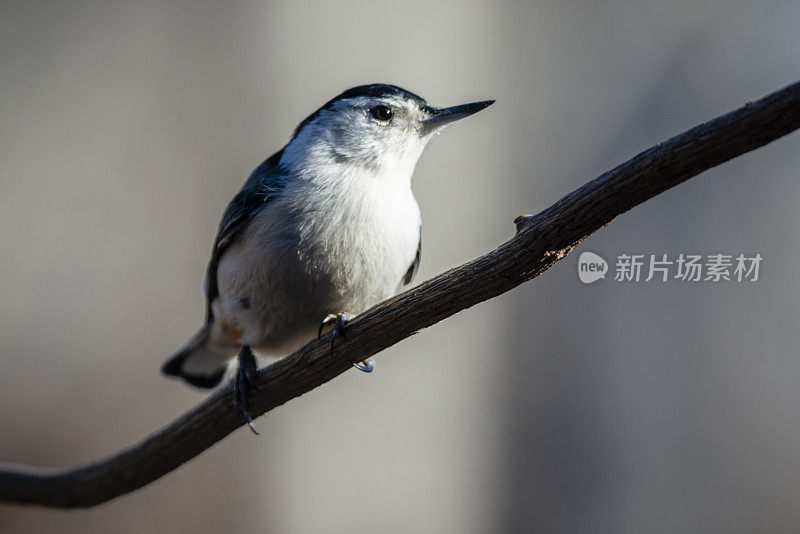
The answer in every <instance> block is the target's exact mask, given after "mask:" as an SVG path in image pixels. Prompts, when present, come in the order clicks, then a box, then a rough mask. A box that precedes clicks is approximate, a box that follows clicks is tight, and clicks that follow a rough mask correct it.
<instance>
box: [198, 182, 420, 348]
mask: <svg viewBox="0 0 800 534" xmlns="http://www.w3.org/2000/svg"><path fill="white" fill-rule="evenodd" d="M332 179H333V178H331V180H332ZM405 182H406V186H405V187H403V186H402V181H400V180H383V181H382V180H380V177H377V176H374V175H369V176H363V175H348V174H347V173H343V174H340V175H339V176H338V179H337V180H336V181H335V182H332V181H329V180H327V179H321V178H320V177H319V175H317V176H316V177H314V179H303V178H297V179H292V180H289V181H288V183H287V184H286V187H285V189H284V190H283V191H282V192H281V194H280V196H279V197H278V198H275V199H273V200H270V201H269V203H268V205H267V206H265V207H264V209H263V210H262V211H261V212H260V213H259V214H258V215H256V217H254V219H253V221H251V222H250V224H249V225H248V227H247V228H246V230H245V231H244V232H243V235H242V236H241V237H240V238H239V239H237V241H236V242H235V243H234V245H233V246H231V248H230V249H229V250H228V251H226V253H225V255H224V256H223V258H222V261H221V262H220V265H219V270H218V279H219V289H220V296H219V299H218V300H217V301H216V302H215V303H214V307H213V309H214V315H215V317H216V318H217V319H219V320H220V323H221V324H228V325H230V324H234V325H235V326H236V330H237V331H241V334H242V335H241V336H240V337H239V339H237V340H235V341H237V342H242V343H246V344H249V345H251V346H254V347H258V348H262V349H264V350H268V351H275V352H288V351H290V350H293V349H294V348H296V347H297V346H300V344H302V342H305V341H307V340H308V339H309V338H310V336H311V335H313V332H315V331H316V328H317V326H318V325H319V324H320V323H321V321H322V319H323V318H324V317H325V315H327V314H328V313H339V312H349V313H354V314H357V313H360V312H362V311H364V310H366V309H367V308H369V307H370V306H372V305H374V304H376V303H378V302H380V301H381V300H384V299H386V298H388V297H390V296H392V295H393V294H395V293H396V291H397V289H398V287H399V286H400V283H401V280H402V278H403V276H404V274H405V273H406V271H407V270H408V268H409V266H410V265H411V264H412V262H413V261H414V257H415V255H416V251H417V246H418V243H419V238H420V212H419V207H418V206H417V203H416V200H415V199H414V197H413V195H412V193H411V188H410V185H408V182H409V181H408V179H406V180H405ZM244 302H246V303H247V306H243V304H242V303H244ZM229 330H230V328H229Z"/></svg>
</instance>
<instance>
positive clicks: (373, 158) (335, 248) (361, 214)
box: [162, 84, 494, 431]
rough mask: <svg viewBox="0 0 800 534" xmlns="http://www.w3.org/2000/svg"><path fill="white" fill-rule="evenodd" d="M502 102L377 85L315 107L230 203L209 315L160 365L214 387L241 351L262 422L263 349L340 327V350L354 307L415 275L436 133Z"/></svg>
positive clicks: (240, 384)
mask: <svg viewBox="0 0 800 534" xmlns="http://www.w3.org/2000/svg"><path fill="white" fill-rule="evenodd" d="M493 102H494V101H493V100H488V101H484V102H475V103H472V104H465V105H461V106H455V107H450V108H443V109H437V108H434V107H431V106H429V105H428V104H427V103H426V102H425V100H423V99H422V98H420V97H419V96H417V95H415V94H413V93H411V92H409V91H406V90H404V89H401V88H399V87H396V86H394V85H385V84H372V85H362V86H359V87H354V88H352V89H348V90H347V91H345V92H343V93H342V94H340V95H338V96H336V97H335V98H333V99H331V100H330V101H328V102H327V103H325V104H324V105H323V106H322V107H321V108H319V109H318V110H317V111H315V112H314V113H312V114H311V115H309V116H308V117H307V118H306V119H305V120H304V121H303V122H301V123H300V125H299V126H298V127H297V129H296V130H295V131H294V135H293V137H292V139H291V140H290V141H289V143H288V144H287V145H286V146H285V147H283V149H281V150H280V151H278V152H277V153H275V154H273V155H272V156H271V157H270V158H269V159H267V160H266V161H265V162H264V163H262V164H261V165H259V166H258V168H256V170H255V171H253V173H252V174H251V175H250V178H249V179H248V180H247V182H246V183H245V184H244V187H243V188H242V190H241V191H240V192H239V194H237V195H236V196H235V197H234V198H233V200H232V201H231V202H230V204H229V205H228V208H227V210H225V214H224V215H223V216H222V221H221V223H220V225H219V233H218V234H217V238H216V240H215V242H214V247H213V250H212V253H211V261H210V262H209V264H208V273H207V275H206V283H205V292H206V297H207V306H206V323H205V325H204V326H203V328H201V329H200V331H199V332H198V333H197V334H195V335H194V337H192V338H191V339H190V340H189V341H188V342H187V343H186V344H185V345H184V346H183V347H181V348H180V349H179V350H178V352H177V353H175V354H174V355H173V356H172V357H171V358H170V359H169V360H167V362H166V363H165V364H164V366H163V368H162V371H163V372H164V373H165V374H167V375H170V376H178V377H181V378H183V379H184V380H186V381H187V382H188V383H190V384H192V385H194V386H198V387H201V388H211V387H214V386H216V385H217V384H219V382H220V381H221V380H222V378H223V376H224V375H225V371H226V369H227V367H228V364H229V363H230V361H231V360H232V359H233V357H234V356H236V355H237V354H238V358H239V361H238V370H237V373H236V376H235V378H234V402H235V403H236V405H237V406H238V407H239V409H240V410H241V411H242V413H243V415H244V417H245V419H246V420H247V422H248V424H249V425H250V428H251V429H253V426H252V416H251V413H250V409H249V405H248V401H247V394H248V390H249V389H250V388H251V387H253V378H254V373H255V371H256V367H257V364H256V360H255V356H254V355H253V349H257V350H259V351H263V352H264V353H266V354H269V355H274V356H282V355H286V354H290V353H291V352H293V351H295V350H296V349H298V348H300V347H301V346H302V345H304V344H305V343H306V342H308V341H309V340H310V339H311V338H312V337H313V336H314V335H315V334H316V335H318V336H319V334H320V332H321V331H322V328H323V326H325V325H332V326H333V335H332V341H331V350H333V346H334V345H333V343H334V341H335V340H336V337H337V336H342V337H343V336H344V333H345V328H346V321H347V318H348V317H349V314H351V313H360V312H362V311H364V310H366V309H367V308H369V307H370V306H372V305H374V304H377V303H378V302H380V301H382V300H384V299H386V298H388V297H390V296H392V295H394V294H395V293H397V292H398V290H399V289H400V288H402V287H403V286H404V285H407V284H409V283H411V281H412V279H413V278H414V275H415V273H416V271H417V268H418V266H419V261H420V251H421V245H422V242H421V240H420V232H421V228H422V221H421V218H420V212H419V207H418V206H417V202H416V200H415V199H414V196H413V194H412V192H411V174H412V173H413V171H414V166H415V165H416V163H417V160H418V159H419V157H420V155H421V154H422V150H423V149H424V148H425V145H426V144H427V143H428V141H429V140H430V139H431V137H432V136H433V135H434V134H435V133H437V132H439V131H441V130H442V128H444V127H445V126H446V125H448V124H450V123H451V122H453V121H455V120H458V119H461V118H463V117H467V116H469V115H472V114H473V113H476V112H478V111H480V110H482V109H484V108H485V107H487V106H489V105H490V104H492V103H493ZM355 365H356V367H358V368H359V369H361V370H363V371H371V370H372V368H373V362H372V361H371V360H366V361H363V362H361V363H359V364H355ZM253 430H254V429H253ZM254 431H255V430H254Z"/></svg>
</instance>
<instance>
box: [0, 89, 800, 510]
mask: <svg viewBox="0 0 800 534" xmlns="http://www.w3.org/2000/svg"><path fill="white" fill-rule="evenodd" d="M798 127H800V82H796V83H794V84H792V85H789V86H787V87H785V88H783V89H781V90H779V91H776V92H774V93H772V94H770V95H768V96H766V97H764V98H762V99H760V100H758V101H756V102H748V103H747V104H746V105H745V106H743V107H741V108H739V109H737V110H735V111H732V112H730V113H727V114H725V115H722V116H719V117H717V118H715V119H713V120H711V121H708V122H706V123H704V124H701V125H699V126H696V127H695V128H692V129H691V130H688V131H686V132H684V133H682V134H680V135H677V136H675V137H673V138H672V139H669V140H668V141H666V142H663V143H659V144H658V145H656V146H654V147H652V148H650V149H648V150H645V151H644V152H642V153H640V154H639V155H637V156H636V157H634V158H633V159H631V160H629V161H627V162H625V163H623V164H622V165H620V166H618V167H616V168H615V169H613V170H611V171H608V172H606V173H605V174H603V175H601V176H599V177H598V178H595V179H594V180H592V181H590V182H588V183H587V184H585V185H584V186H582V187H580V188H579V189H576V190H575V191H573V192H571V193H569V194H568V195H566V196H565V197H564V198H562V199H561V200H559V201H558V202H556V203H555V204H553V205H552V206H550V207H549V208H547V209H546V210H544V211H543V212H541V213H539V214H538V215H522V216H520V217H517V219H516V220H515V221H514V222H515V223H516V226H517V233H516V235H515V236H514V237H513V238H512V239H511V240H509V241H507V242H505V243H503V244H502V245H500V246H499V247H498V248H497V249H495V250H493V251H492V252H489V253H488V254H486V255H484V256H481V257H480V258H477V259H475V260H473V261H470V262H468V263H466V264H464V265H461V266H460V267H456V268H454V269H451V270H449V271H447V272H445V273H442V274H440V275H438V276H436V277H435V278H432V279H430V280H427V281H426V282H424V283H422V284H420V285H419V286H417V287H415V288H413V289H411V290H409V291H406V292H405V293H402V294H400V295H398V296H395V297H393V298H391V299H389V300H386V301H384V302H382V303H380V304H378V305H376V306H374V307H373V308H371V309H369V310H367V311H366V312H364V313H363V314H361V315H359V316H358V317H356V318H354V319H353V320H352V321H350V322H349V323H348V327H347V329H348V331H347V334H348V335H347V341H345V342H342V343H341V344H339V345H337V348H336V351H335V353H334V356H333V357H331V354H330V337H329V336H330V334H328V336H324V337H323V339H322V340H319V341H318V340H314V341H311V342H310V343H308V344H307V345H306V346H305V347H303V348H302V349H300V350H299V351H297V352H295V353H294V354H292V355H291V356H289V357H287V358H285V359H283V360H281V361H279V362H277V363H276V364H274V365H272V366H270V367H268V368H266V369H263V370H261V371H259V373H258V379H257V385H258V387H259V390H260V393H256V394H254V395H253V396H252V400H251V403H252V408H253V413H254V415H261V414H263V413H266V412H268V411H269V410H272V409H273V408H275V407H277V406H280V405H281V404H283V403H285V402H286V401H288V400H290V399H293V398H294V397H297V396H300V395H302V394H303V393H306V392H308V391H310V390H312V389H314V388H315V387H317V386H319V385H321V384H324V383H325V382H327V381H329V380H332V379H333V378H335V377H336V376H338V375H339V374H341V373H343V372H344V371H346V370H348V369H350V368H351V363H353V362H358V361H361V360H364V359H365V358H367V357H369V356H372V355H374V354H376V353H378V352H380V351H382V350H384V349H386V348H387V347H390V346H392V345H394V344H395V343H397V342H398V341H401V340H402V339H404V338H406V337H409V336H411V335H412V334H414V333H416V332H417V331H419V330H421V329H423V328H426V327H428V326H431V325H433V324H435V323H437V322H439V321H441V320H442V319H445V318H447V317H450V316H451V315H454V314H456V313H458V312H459V311H461V310H464V309H466V308H469V307H470V306H474V305H475V304H478V303H479V302H482V301H484V300H488V299H490V298H493V297H496V296H497V295H500V294H501V293H504V292H506V291H508V290H510V289H512V288H514V287H516V286H518V285H519V284H521V283H523V282H525V281H527V280H530V279H532V278H535V277H536V276H539V275H540V274H541V273H543V272H544V271H545V270H547V269H548V268H549V267H550V266H552V265H553V264H554V263H555V262H557V261H558V260H560V259H562V258H564V257H565V256H566V255H567V254H568V253H569V252H570V251H571V250H572V249H573V248H574V247H575V246H577V245H578V244H579V243H580V242H581V241H582V240H583V239H585V238H586V237H587V236H589V235H590V234H592V233H593V232H595V231H597V230H598V229H600V228H602V227H603V226H605V225H607V224H609V223H610V222H611V221H613V220H614V219H615V218H616V217H618V216H619V215H621V214H623V213H625V212H626V211H628V210H629V209H631V208H633V207H634V206H636V205H637V204H640V203H642V202H644V201H645V200H648V199H650V198H652V197H654V196H656V195H658V194H659V193H661V192H663V191H665V190H667V189H669V188H671V187H674V186H676V185H678V184H680V183H682V182H684V181H686V180H688V179H689V178H691V177H693V176H696V175H698V174H700V173H701V172H703V171H705V170H707V169H709V168H711V167H714V166H716V165H719V164H721V163H724V162H726V161H728V160H730V159H732V158H735V157H737V156H739V155H741V154H744V153H746V152H749V151H751V150H755V149H756V148H759V147H761V146H763V145H766V144H767V143H770V142H772V141H774V140H776V139H778V138H780V137H782V136H784V135H786V134H788V133H790V132H792V131H794V130H795V129H797V128H798ZM231 395H232V390H231V386H230V385H228V386H227V387H224V388H222V389H220V390H218V391H216V392H215V393H213V394H212V395H211V396H210V397H209V398H208V399H206V400H205V401H204V402H202V403H201V404H200V405H199V406H197V407H195V408H194V409H192V410H191V411H189V412H187V413H186V414H184V415H183V416H181V417H179V418H178V419H176V420H175V421H173V422H172V423H170V424H169V425H167V426H166V427H164V428H162V429H160V430H158V431H156V432H155V433H154V434H151V435H150V436H148V437H146V438H145V439H143V440H142V441H140V442H139V443H137V444H136V445H133V446H131V447H130V448H128V449H125V450H122V451H120V452H118V453H116V454H114V455H111V456H109V457H107V458H104V459H101V460H98V461H96V462H93V463H89V464H86V465H83V466H79V467H76V468H73V469H63V470H61V469H43V468H34V467H28V466H21V465H13V464H0V501H5V502H10V503H19V504H32V505H40V506H49V507H59V508H72V507H88V506H94V505H97V504H100V503H103V502H106V501H108V500H111V499H113V498H114V497H117V496H119V495H123V494H125V493H129V492H131V491H134V490H136V489H138V488H141V487H142V486H144V485H146V484H149V483H150V482H152V481H154V480H156V479H158V478H160V477H162V476H164V475H165V474H167V473H169V472H170V471H172V470H173V469H175V468H176V467H178V466H180V465H181V464H183V463H185V462H187V461H188V460H190V459H192V458H194V457H195V456H197V455H199V454H200V453H202V452H203V451H204V450H206V449H207V448H209V447H211V446H212V445H214V444H215V443H217V442H218V441H220V440H222V439H223V438H224V437H225V436H227V435H228V434H230V433H231V432H233V431H234V430H236V429H237V428H239V427H240V426H242V424H243V421H242V419H241V417H240V416H239V415H238V413H237V412H236V411H234V409H233V408H232V405H233V400H232V396H231Z"/></svg>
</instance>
